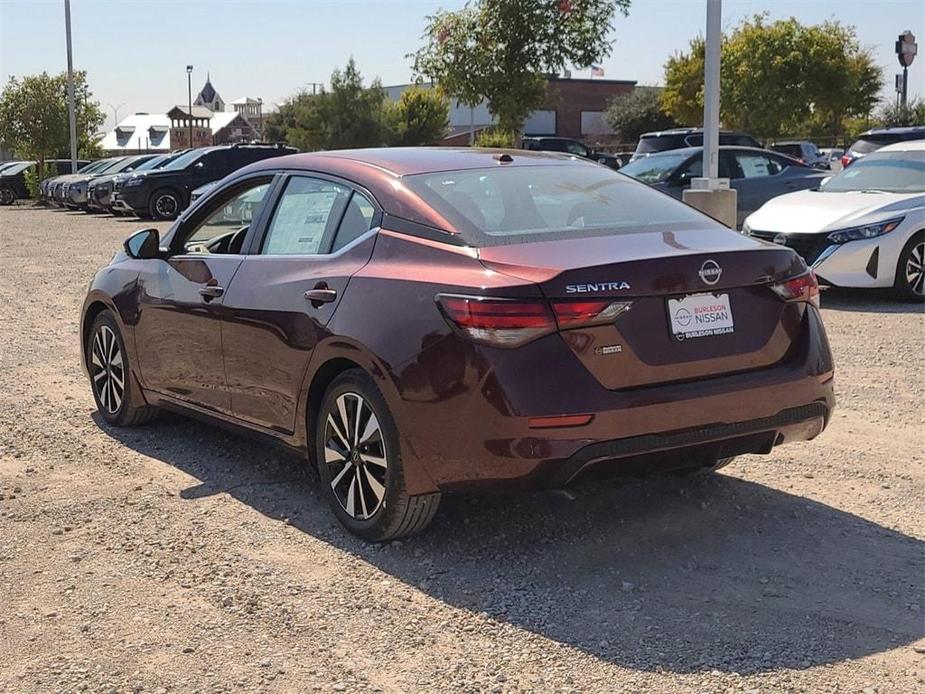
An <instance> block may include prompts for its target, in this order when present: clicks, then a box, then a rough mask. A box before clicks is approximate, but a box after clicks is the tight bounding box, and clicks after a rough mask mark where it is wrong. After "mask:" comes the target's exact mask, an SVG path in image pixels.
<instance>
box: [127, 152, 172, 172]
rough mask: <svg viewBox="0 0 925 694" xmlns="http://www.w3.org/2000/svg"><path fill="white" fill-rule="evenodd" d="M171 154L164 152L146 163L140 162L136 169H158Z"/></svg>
mask: <svg viewBox="0 0 925 694" xmlns="http://www.w3.org/2000/svg"><path fill="white" fill-rule="evenodd" d="M169 158H170V157H169V155H167V154H162V155H160V156H159V157H154V159H148V161H146V162H145V163H144V164H139V165H138V166H136V167H135V169H134V170H135V171H149V170H151V169H156V168H157V167H158V166H160V165H161V164H163V163H164V162H165V161H167V160H168V159H169Z"/></svg>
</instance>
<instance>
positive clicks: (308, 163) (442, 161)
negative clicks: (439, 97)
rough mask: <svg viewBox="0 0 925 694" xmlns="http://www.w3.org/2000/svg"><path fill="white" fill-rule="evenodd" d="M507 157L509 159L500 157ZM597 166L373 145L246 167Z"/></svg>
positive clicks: (468, 150)
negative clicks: (507, 160) (502, 160)
mask: <svg viewBox="0 0 925 694" xmlns="http://www.w3.org/2000/svg"><path fill="white" fill-rule="evenodd" d="M501 156H506V157H509V158H510V161H509V162H501V161H499V157H501ZM579 162H581V163H583V164H588V165H591V166H596V164H593V163H590V162H587V161H586V160H583V159H580V158H578V157H573V156H572V155H568V154H564V153H561V152H540V151H535V150H527V149H504V150H502V149H482V148H478V147H376V148H368V149H341V150H331V151H327V152H309V153H304V154H289V155H286V156H281V157H273V158H271V159H264V160H262V161H259V162H257V163H255V164H251V165H250V166H249V167H248V170H250V171H259V170H262V169H280V168H285V169H302V170H305V171H313V170H317V169H318V167H319V165H320V166H323V167H324V170H325V171H328V172H330V173H333V174H340V175H347V174H348V173H349V172H351V171H356V170H357V169H365V170H367V171H371V170H376V171H379V172H382V173H385V174H388V175H391V176H394V177H401V176H409V175H413V174H422V173H437V172H440V171H459V170H464V169H485V168H491V167H495V166H499V165H500V166H536V165H568V164H571V165H577V164H578V163H579ZM348 177H349V176H348Z"/></svg>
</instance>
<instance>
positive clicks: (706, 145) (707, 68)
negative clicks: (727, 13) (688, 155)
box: [703, 0, 723, 187]
mask: <svg viewBox="0 0 925 694" xmlns="http://www.w3.org/2000/svg"><path fill="white" fill-rule="evenodd" d="M722 15H723V6H722V0H707V38H706V62H705V65H704V95H703V175H704V176H706V178H708V179H710V180H711V181H712V180H715V179H717V178H719V63H720V43H721V41H722V38H721V37H722ZM711 187H712V186H711Z"/></svg>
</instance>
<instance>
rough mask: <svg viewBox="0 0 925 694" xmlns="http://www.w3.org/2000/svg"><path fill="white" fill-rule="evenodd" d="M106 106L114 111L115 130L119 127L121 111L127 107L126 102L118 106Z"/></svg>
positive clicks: (108, 104) (113, 125)
mask: <svg viewBox="0 0 925 694" xmlns="http://www.w3.org/2000/svg"><path fill="white" fill-rule="evenodd" d="M106 105H107V106H109V108H111V109H112V127H114V128H115V127H116V126H117V125H119V109H120V108H122V107H123V106H125V102H124V101H123V102H122V103H121V104H119V105H118V106H113V105H112V104H110V103H107V104H106Z"/></svg>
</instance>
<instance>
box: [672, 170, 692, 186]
mask: <svg viewBox="0 0 925 694" xmlns="http://www.w3.org/2000/svg"><path fill="white" fill-rule="evenodd" d="M695 178H697V177H696V176H695V175H694V172H693V171H685V172H683V173H680V174H678V178H677V179H676V180H677V183H678V185H679V186H680V187H681V188H687V187H688V186H689V185H690V184H691V181H693V180H694V179H695Z"/></svg>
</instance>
